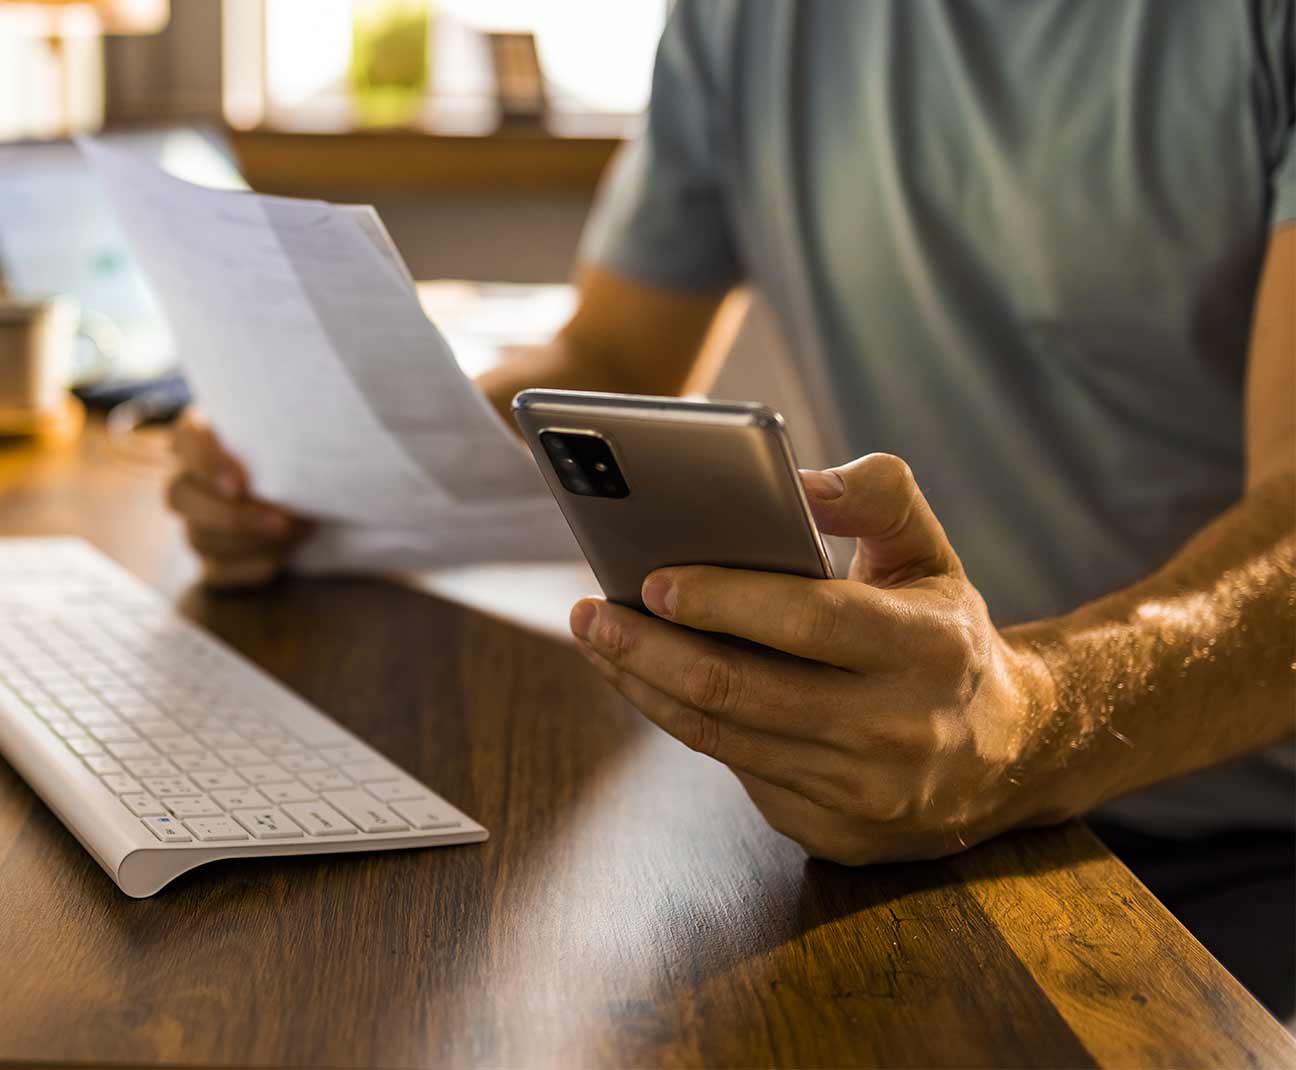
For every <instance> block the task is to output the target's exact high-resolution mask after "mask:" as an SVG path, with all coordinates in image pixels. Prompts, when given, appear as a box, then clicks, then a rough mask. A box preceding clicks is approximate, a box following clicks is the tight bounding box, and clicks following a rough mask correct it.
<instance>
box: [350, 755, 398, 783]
mask: <svg viewBox="0 0 1296 1070" xmlns="http://www.w3.org/2000/svg"><path fill="white" fill-rule="evenodd" d="M340 768H341V770H342V772H344V773H345V774H346V775H347V776H349V777H350V778H351V779H352V780H354V781H355V782H356V783H357V784H363V783H365V782H366V781H369V780H391V779H393V778H394V777H397V776H399V775H400V770H399V769H395V768H393V767H392V766H390V765H388V764H387V763H386V762H379V761H374V760H370V761H367V762H353V763H351V764H350V765H343V766H340Z"/></svg>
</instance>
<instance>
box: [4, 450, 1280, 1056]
mask: <svg viewBox="0 0 1296 1070" xmlns="http://www.w3.org/2000/svg"><path fill="white" fill-rule="evenodd" d="M146 444H147V443H146ZM162 475H163V469H162V468H160V467H159V466H157V465H156V464H154V465H151V466H150V465H148V464H145V463H140V462H138V461H134V462H128V461H125V460H123V459H121V458H120V457H119V456H118V455H117V454H116V453H114V451H113V450H112V449H111V448H110V447H109V445H108V443H107V441H106V439H105V437H104V435H103V433H102V431H101V430H100V429H99V428H98V427H95V426H92V427H91V428H90V429H89V433H88V434H87V436H86V438H85V439H84V441H83V443H82V444H81V446H80V447H77V448H73V449H69V450H65V451H63V452H61V453H59V452H49V453H42V452H39V451H34V450H27V449H22V448H18V449H9V450H0V532H3V533H4V534H30V533H49V534H69V533H70V534H81V535H85V536H87V537H89V538H90V539H91V540H92V541H94V542H95V543H96V544H97V545H99V546H100V547H101V548H103V549H104V550H106V551H107V552H108V553H110V554H112V555H113V556H114V557H116V558H118V560H120V561H122V562H123V563H124V564H126V565H127V566H128V567H130V568H132V569H133V570H135V571H136V572H137V573H138V574H140V575H142V576H144V577H145V578H147V579H148V580H149V581H150V582H153V583H155V584H157V585H160V586H162V587H163V588H164V589H174V590H176V591H177V592H178V593H179V604H180V606H181V608H182V611H183V612H184V613H186V614H187V615H188V616H190V617H191V618H192V619H194V620H196V621H198V622H200V623H201V624H202V625H204V626H205V627H207V628H208V629H210V630H211V631H213V632H214V633H215V634H216V635H218V636H220V637H221V638H223V639H224V640H226V641H227V642H229V643H231V644H232V645H233V646H234V647H236V648H237V649H238V650H240V651H242V652H243V653H244V654H245V655H246V656H248V657H249V658H251V659H252V660H253V661H254V662H256V663H257V664H259V665H261V666H262V667H263V668H265V669H266V670H268V671H269V672H270V673H272V674H273V675H275V676H276V677H278V678H280V679H281V680H283V681H285V682H286V683H287V684H288V685H289V686H290V687H292V688H294V689H296V690H297V691H298V692H300V693H301V694H302V695H304V696H305V697H306V698H307V699H308V700H310V701H312V702H314V703H316V704H317V705H319V706H320V707H321V708H323V709H324V710H325V711H327V712H328V713H330V714H331V715H332V716H334V717H335V718H337V719H338V720H339V721H340V722H341V723H343V724H345V725H346V726H347V727H348V728H350V729H351V730H352V731H354V732H356V733H358V734H359V735H361V736H362V737H364V738H365V739H367V740H368V741H369V742H371V743H372V744H373V745H374V746H376V747H377V748H378V749H379V750H381V751H383V752H384V753H386V754H388V755H389V756H391V757H392V758H394V759H395V760H396V761H398V762H400V763H401V764H403V765H405V766H406V767H407V768H408V769H409V770H410V771H411V772H413V773H414V774H415V775H416V776H418V777H420V778H422V779H424V780H426V781H427V782H428V783H429V784H431V785H432V786H433V787H434V788H435V789H436V790H437V791H439V792H441V793H442V794H444V795H445V796H446V797H447V798H449V799H450V800H452V801H453V802H454V803H455V804H456V805H458V806H461V807H463V808H464V809H465V810H466V811H467V812H468V813H470V814H472V815H473V816H474V817H476V818H477V819H478V820H480V821H482V822H483V823H484V824H485V825H486V826H487V827H488V828H489V829H490V830H491V833H492V836H491V839H490V840H489V841H488V842H487V843H485V844H481V845H472V846H466V847H453V848H440V849H432V850H423V851H413V852H394V853H385V854H374V855H368V856H331V857H327V858H310V857H303V858H296V859H291V860H274V859H268V860H260V861H252V862H224V863H217V864H215V865H211V866H208V867H205V868H200V869H198V870H196V871H194V872H193V873H191V874H188V875H186V876H185V877H182V878H180V879H179V880H178V881H176V882H175V883H174V884H172V885H170V886H168V887H167V888H166V889H164V890H163V891H162V892H161V893H160V894H159V895H157V896H155V897H153V898H151V899H146V900H131V899H128V898H126V897H125V896H123V895H122V894H121V893H120V892H118V891H117V890H116V888H115V887H114V886H113V885H112V883H111V882H110V881H109V880H108V879H107V878H106V877H105V876H104V874H103V873H102V872H101V871H100V870H99V868H98V867H97V866H96V865H95V864H94V863H93V862H92V861H91V860H90V858H89V857H88V856H87V855H86V853H85V852H84V851H83V850H82V849H81V848H80V846H79V845H78V844H77V843H76V841H75V840H74V839H73V838H72V837H71V836H70V835H69V834H68V833H67V832H66V831H65V830H64V829H63V827H62V826H61V825H60V824H59V822H58V821H57V819H55V818H54V817H53V816H52V815H51V814H50V813H49V812H48V811H47V810H46V809H45V808H44V806H43V805H42V804H41V803H40V801H39V800H38V799H36V798H35V797H34V796H33V795H32V794H31V793H30V792H29V791H28V789H27V788H26V786H25V785H24V784H23V783H22V781H21V780H20V779H19V778H18V777H17V775H16V774H14V773H13V772H12V771H11V770H10V769H9V767H8V766H7V765H5V764H4V763H3V762H0V1062H4V1063H10V1064H30V1065H37V1064H43V1065H50V1064H58V1065H62V1064H76V1065H82V1064H84V1065H97V1066H98V1065H103V1066H148V1065H168V1066H205V1067H216V1066H219V1067H225V1066H258V1067H260V1066H290V1067H360V1066H365V1067H422V1066H436V1067H459V1066H484V1067H504V1066H508V1067H513V1066H548V1067H581V1066H654V1065H668V1066H701V1065H709V1066H764V1065H780V1066H864V1065H873V1066H1042V1067H1090V1066H1130V1067H1134V1066H1138V1067H1146V1066H1167V1067H1170V1066H1173V1067H1189V1066H1212V1067H1229V1068H1232V1067H1250V1066H1286V1067H1291V1066H1296V1045H1294V1044H1293V1042H1292V1040H1291V1038H1290V1037H1289V1036H1288V1035H1287V1033H1286V1032H1285V1031H1284V1030H1283V1029H1282V1027H1281V1026H1280V1025H1279V1024H1278V1023H1277V1022H1275V1021H1274V1020H1273V1019H1272V1018H1270V1017H1269V1016H1268V1015H1267V1014H1266V1013H1265V1012H1264V1011H1263V1010H1262V1009H1261V1008H1260V1007H1259V1005H1258V1004H1256V1003H1255V1002H1254V1000H1252V999H1251V998H1250V997H1249V996H1248V995H1247V994H1246V993H1245V992H1244V991H1243V990H1242V988H1241V987H1240V986H1239V985H1238V984H1237V983H1236V982H1235V981H1234V980H1233V979H1232V978H1231V977H1229V976H1228V974H1227V973H1226V972H1225V971H1224V970H1223V969H1222V967H1220V966H1219V964H1218V963H1216V962H1215V961H1214V960H1213V959H1212V958H1211V957H1210V956H1209V955H1208V954H1207V953H1206V952H1205V950H1203V949H1202V948H1201V946H1200V945H1199V944H1197V943H1196V942H1195V941H1194V940H1193V939H1192V938H1191V937H1190V936H1189V935H1188V934H1187V933H1186V932H1185V931H1184V930H1183V929H1182V928H1181V927H1180V926H1179V925H1178V923H1177V922H1175V921H1174V919H1173V918H1172V917H1171V916H1170V915H1169V914H1168V913H1167V912H1166V911H1165V910H1164V908H1162V907H1161V906H1160V904H1158V903H1157V901H1156V900H1155V899H1154V898H1153V897H1152V896H1151V895H1150V893H1148V892H1147V890H1146V889H1144V888H1143V887H1142V886H1141V885H1140V884H1139V883H1138V882H1137V881H1136V880H1135V879H1134V878H1133V877H1132V876H1131V875H1130V874H1129V872H1128V871H1127V870H1126V869H1125V868H1124V867H1123V866H1121V865H1120V863H1118V862H1117V861H1116V860H1115V859H1113V858H1112V856H1111V855H1110V854H1109V853H1108V852H1107V851H1106V849H1105V848H1104V847H1102V845H1101V844H1100V843H1099V842H1098V841H1097V840H1096V839H1095V838H1094V837H1093V836H1092V835H1091V834H1090V833H1089V832H1088V831H1087V830H1086V829H1085V828H1084V827H1083V826H1081V825H1078V824H1072V825H1068V826H1064V827H1062V828H1058V829H1052V830H1045V831H1040V832H1032V833H1028V834H1022V835H1016V836H1010V837H1005V838H1003V839H1001V840H999V841H997V842H995V843H992V844H989V845H986V846H984V847H982V848H979V849H976V850H974V851H971V852H968V853H967V854H965V855H962V856H959V857H958V858H955V859H950V860H946V861H943V862H931V863H923V864H917V865H905V866H889V867H879V868H871V869H862V870H849V869H845V868H842V867H838V866H833V865H828V864H824V863H818V862H810V861H807V860H806V859H805V857H804V856H803V855H802V853H801V852H800V851H799V850H798V849H797V848H796V847H795V846H794V845H793V844H791V843H790V842H789V841H787V840H785V839H783V838H782V837H780V836H778V835H777V834H776V833H774V832H772V831H770V830H769V829H768V828H766V827H765V826H764V825H763V823H762V822H761V820H760V819H759V817H758V816H757V815H756V814H755V813H754V811H753V810H752V808H751V807H750V805H749V804H748V802H747V800H746V798H745V796H744V795H743V793H742V791H741V789H740V788H739V786H738V785H737V783H736V782H735V781H734V780H733V778H732V777H731V776H730V775H729V774H728V772H727V771H726V770H724V769H723V768H721V767H718V766H716V765H715V764H714V763H712V762H710V761H708V760H707V759H704V758H701V757H699V756H697V755H695V754H692V753H691V752H689V751H687V750H685V749H683V748H682V747H680V746H678V745H677V744H675V743H674V742H673V741H672V740H670V739H669V738H667V737H665V736H664V735H662V734H661V733H659V732H657V731H656V730H655V729H653V728H652V727H651V726H650V725H648V724H647V723H646V722H645V721H644V720H643V719H642V718H640V717H639V716H638V715H637V714H636V713H635V712H634V711H633V710H632V709H630V708H629V707H628V706H627V705H625V704H624V703H623V702H621V701H620V700H619V699H618V698H616V697H615V696H614V695H613V693H612V692H611V691H609V690H608V689H607V688H606V687H605V686H604V685H603V684H602V683H601V682H600V681H599V680H598V679H597V677H596V676H595V674H594V673H593V672H592V671H591V670H589V668H588V667H587V666H586V665H585V664H584V662H583V661H581V660H580V659H579V658H578V657H577V656H576V655H575V654H574V653H573V652H572V651H569V650H567V649H566V648H564V647H561V646H559V645H558V644H555V643H553V642H550V641H548V640H545V639H542V638H538V637H535V636H531V635H526V634H523V633H521V632H519V631H517V630H515V629H514V628H512V627H510V626H508V625H506V624H503V623H500V622H497V621H492V620H488V619H486V618H483V617H480V616H478V615H476V614H473V613H471V612H470V611H467V610H464V609H460V608H457V607H455V606H452V605H449V604H447V603H445V602H442V601H439V600H437V599H434V598H431V597H429V596H427V595H424V594H420V593H416V592H414V591H411V590H408V589H405V588H401V587H397V586H394V585H387V584H383V583H380V582H376V581H362V580H327V581H324V580H318V581H309V582H307V581H291V582H286V583H283V584H279V585H277V586H275V587H273V588H271V589H269V590H266V591H263V592H259V593H256V594H244V595H213V594H208V593H204V592H202V591H200V590H197V589H193V588H189V587H188V581H189V579H190V578H191V577H192V570H191V568H190V566H189V565H188V564H187V563H186V561H187V559H186V558H185V556H184V554H183V550H182V548H181V547H180V544H179V541H178V532H177V530H176V527H175V525H174V523H173V522H171V521H169V520H168V519H166V518H165V517H164V516H163V513H162V508H161V502H160V489H159V488H160V483H161V480H162Z"/></svg>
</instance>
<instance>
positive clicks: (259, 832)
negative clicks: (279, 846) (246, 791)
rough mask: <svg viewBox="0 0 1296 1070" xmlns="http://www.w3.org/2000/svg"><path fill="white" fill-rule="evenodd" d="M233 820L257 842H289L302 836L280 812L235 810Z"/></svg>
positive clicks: (295, 826)
mask: <svg viewBox="0 0 1296 1070" xmlns="http://www.w3.org/2000/svg"><path fill="white" fill-rule="evenodd" d="M234 820H236V821H237V822H238V823H239V824H240V825H242V826H243V827H244V828H245V829H247V830H248V832H250V833H252V835H253V836H255V837H256V838H257V839H258V840H291V839H294V838H296V837H297V836H300V835H301V834H302V830H301V829H300V828H298V827H297V825H295V824H294V823H293V822H292V820H291V819H290V818H289V817H288V815H287V814H285V813H284V812H283V811H282V810H275V809H268V810H235V811H234Z"/></svg>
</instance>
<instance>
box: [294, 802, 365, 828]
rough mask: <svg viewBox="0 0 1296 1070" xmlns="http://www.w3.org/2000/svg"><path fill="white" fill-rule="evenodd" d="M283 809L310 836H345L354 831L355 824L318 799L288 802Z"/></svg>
mask: <svg viewBox="0 0 1296 1070" xmlns="http://www.w3.org/2000/svg"><path fill="white" fill-rule="evenodd" d="M283 809H284V813H286V814H287V815H288V816H289V817H291V818H292V819H293V820H294V821H296V822H297V824H299V825H300V826H301V827H302V828H304V829H305V830H306V831H307V832H309V833H310V834H311V835H312V836H345V835H348V834H349V833H352V832H355V826H354V825H352V824H351V822H350V821H348V820H347V819H346V818H345V817H343V816H342V815H341V814H339V813H338V812H337V811H336V810H334V809H333V807H331V806H329V805H328V803H323V802H320V801H319V800H316V801H315V802H303V803H289V804H288V805H287V806H285V807H284V808H283Z"/></svg>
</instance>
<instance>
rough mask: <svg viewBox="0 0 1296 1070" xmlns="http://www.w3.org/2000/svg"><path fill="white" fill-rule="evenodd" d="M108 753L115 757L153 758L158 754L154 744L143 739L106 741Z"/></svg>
mask: <svg viewBox="0 0 1296 1070" xmlns="http://www.w3.org/2000/svg"><path fill="white" fill-rule="evenodd" d="M104 746H105V747H107V748H108V753H109V754H111V755H112V756H113V757H114V758H152V757H154V756H155V755H156V754H157V751H155V750H154V749H153V746H152V744H149V743H145V742H144V741H143V740H142V739H134V740H127V741H126V742H125V743H105V744H104Z"/></svg>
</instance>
